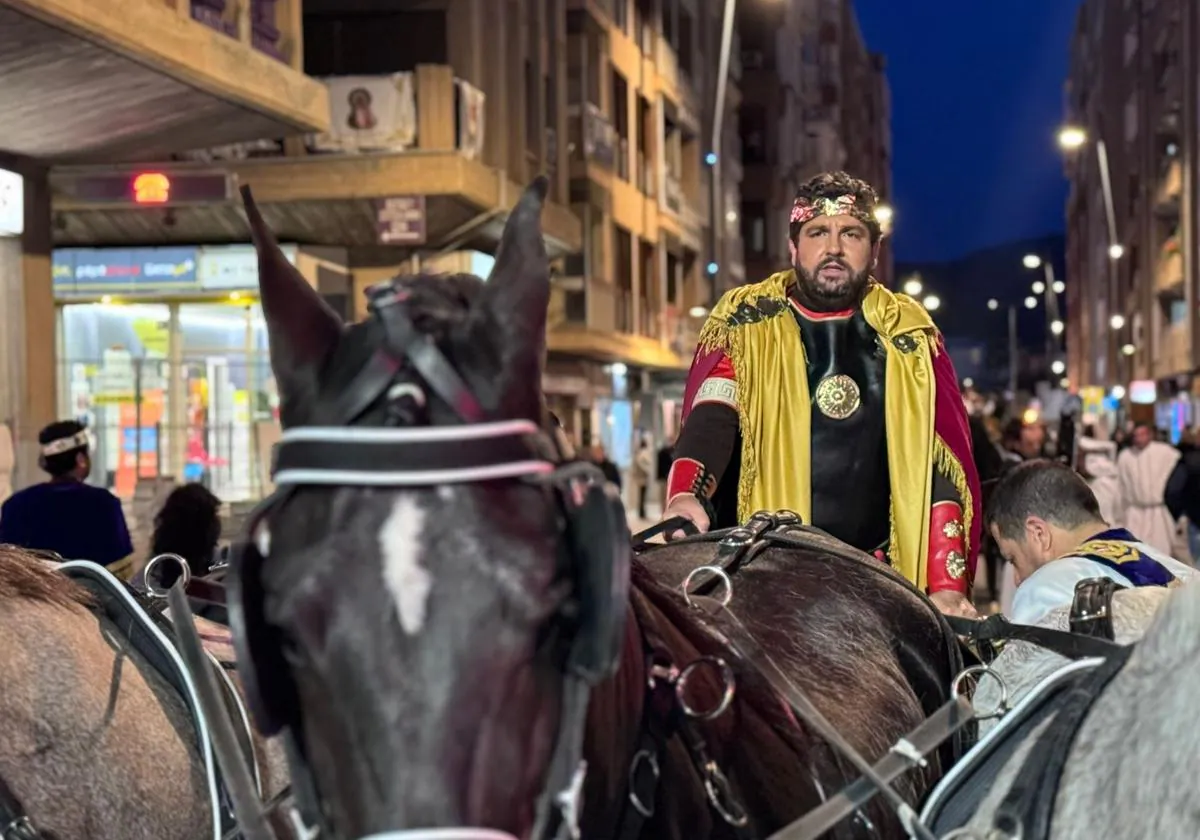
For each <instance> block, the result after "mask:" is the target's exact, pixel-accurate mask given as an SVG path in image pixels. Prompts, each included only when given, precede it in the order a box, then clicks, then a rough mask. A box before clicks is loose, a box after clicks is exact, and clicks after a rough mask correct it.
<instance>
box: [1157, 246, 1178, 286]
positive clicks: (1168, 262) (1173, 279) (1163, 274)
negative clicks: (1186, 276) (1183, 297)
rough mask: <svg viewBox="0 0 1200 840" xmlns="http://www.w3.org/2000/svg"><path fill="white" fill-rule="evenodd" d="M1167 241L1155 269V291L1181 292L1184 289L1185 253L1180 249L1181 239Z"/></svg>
mask: <svg viewBox="0 0 1200 840" xmlns="http://www.w3.org/2000/svg"><path fill="white" fill-rule="evenodd" d="M1172 242H1173V243H1174V245H1173V246H1172V245H1171V243H1172ZM1167 243H1168V244H1167V247H1166V248H1164V249H1163V253H1162V256H1160V257H1159V260H1158V265H1157V266H1156V267H1155V270H1154V291H1155V292H1157V293H1159V294H1171V293H1179V292H1182V289H1183V254H1182V253H1181V252H1180V250H1179V240H1178V239H1177V238H1172V239H1170V240H1168V241H1167Z"/></svg>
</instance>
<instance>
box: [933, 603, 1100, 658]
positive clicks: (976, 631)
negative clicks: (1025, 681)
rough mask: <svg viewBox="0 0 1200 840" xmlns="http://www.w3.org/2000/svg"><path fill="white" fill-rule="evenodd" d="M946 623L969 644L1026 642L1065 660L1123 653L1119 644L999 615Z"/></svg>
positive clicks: (949, 620) (957, 618)
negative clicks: (1020, 621)
mask: <svg viewBox="0 0 1200 840" xmlns="http://www.w3.org/2000/svg"><path fill="white" fill-rule="evenodd" d="M946 621H947V623H949V625H950V627H951V628H953V630H954V632H955V633H957V634H959V635H960V636H963V637H965V638H966V639H968V640H969V641H972V642H976V643H980V642H986V643H991V642H1029V643H1030V644H1034V645H1037V646H1038V647H1043V648H1045V649H1046V650H1049V651H1052V652H1054V653H1057V654H1059V655H1060V656H1065V657H1067V658H1068V659H1087V658H1089V657H1099V658H1101V659H1108V658H1110V657H1112V656H1115V655H1118V654H1119V653H1120V651H1121V650H1122V646H1121V645H1118V644H1116V643H1114V642H1110V641H1106V640H1105V639H1098V638H1095V637H1092V636H1081V635H1079V634H1077V633H1069V632H1067V631H1065V630H1052V629H1050V628H1049V627H1034V626H1032V625H1028V624H1014V623H1012V622H1011V621H1009V620H1008V619H1007V618H1005V617H1004V616H1002V615H999V614H996V615H990V616H988V617H987V618H985V619H983V620H982V621H980V620H978V619H974V618H960V617H958V616H951V615H948V616H946Z"/></svg>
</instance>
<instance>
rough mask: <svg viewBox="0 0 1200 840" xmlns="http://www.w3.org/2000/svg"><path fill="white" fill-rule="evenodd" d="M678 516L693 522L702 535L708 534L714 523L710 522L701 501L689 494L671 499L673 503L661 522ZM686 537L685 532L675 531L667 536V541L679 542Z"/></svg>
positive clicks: (668, 505) (666, 510)
mask: <svg viewBox="0 0 1200 840" xmlns="http://www.w3.org/2000/svg"><path fill="white" fill-rule="evenodd" d="M676 516H682V517H683V518H684V519H686V520H688V521H689V522H691V523H692V524H693V525H695V526H696V529H697V530H698V531H699V532H700V533H701V534H703V533H706V532H707V531H708V529H709V526H711V525H712V523H711V522H709V521H708V514H707V513H705V512H704V506H703V505H702V504H700V500H699V499H697V498H696V497H695V496H692V495H690V494H687V493H682V494H680V495H678V496H676V497H675V498H674V499H671V501H670V502H669V503H668V504H667V507H666V509H665V510H664V511H663V514H662V520H661V521H663V522H665V521H666V520H668V519H671V518H673V517H676ZM685 536H687V534H685V533H684V532H683V531H675V532H673V533H670V534H667V540H668V541H670V540H677V539H680V538H681V537H685Z"/></svg>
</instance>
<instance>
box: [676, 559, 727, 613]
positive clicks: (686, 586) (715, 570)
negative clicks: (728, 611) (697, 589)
mask: <svg viewBox="0 0 1200 840" xmlns="http://www.w3.org/2000/svg"><path fill="white" fill-rule="evenodd" d="M699 572H709V573H710V574H712V575H714V576H715V577H716V578H717V579H718V580H720V581H721V583H723V584H724V585H725V589H724V592H723V595H724V597H723V598H721V602H720V603H721V606H722V607H727V606H729V603H730V601H732V600H733V581H731V580H730V579H729V574H728V573H727V572H726V571H725V570H724V569H722V568H721V567H720V566H697V567H696V568H694V569H692V570H691V571H690V572H688V574H687V577H685V578H684V579H683V600H685V601H687V605H688V606H689V607H694V606H696V605H695V604H694V603H693V602H692V593H691V592H690V591H689V590H690V589H691V587H692V581H693V580H694V579H695V577H696V575H697V574H698V573H699Z"/></svg>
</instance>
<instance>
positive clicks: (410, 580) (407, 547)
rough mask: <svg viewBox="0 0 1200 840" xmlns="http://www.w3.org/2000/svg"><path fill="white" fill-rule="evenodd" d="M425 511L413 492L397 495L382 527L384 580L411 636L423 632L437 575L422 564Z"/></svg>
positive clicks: (380, 538)
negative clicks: (430, 591) (422, 533)
mask: <svg viewBox="0 0 1200 840" xmlns="http://www.w3.org/2000/svg"><path fill="white" fill-rule="evenodd" d="M424 528H425V511H424V510H422V509H421V506H420V505H419V504H417V499H416V497H415V496H414V495H412V494H411V493H402V494H401V495H400V496H398V497H397V498H396V503H395V505H393V506H392V512H391V513H390V514H389V515H388V518H387V519H386V520H385V521H384V523H383V528H381V529H380V531H379V548H380V550H381V551H382V553H383V582H384V584H385V585H386V586H387V588H388V592H390V593H391V595H392V600H394V601H395V602H396V614H397V615H398V616H399V617H400V626H401V627H402V628H403V629H404V632H405V633H407V634H408V635H410V636H415V635H416V634H417V633H420V632H421V628H422V627H423V626H424V625H425V610H426V607H427V606H428V602H429V590H430V589H432V588H433V576H432V575H430V574H429V570H428V569H426V568H425V567H424V566H422V565H421V532H422V531H423V530H424Z"/></svg>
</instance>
